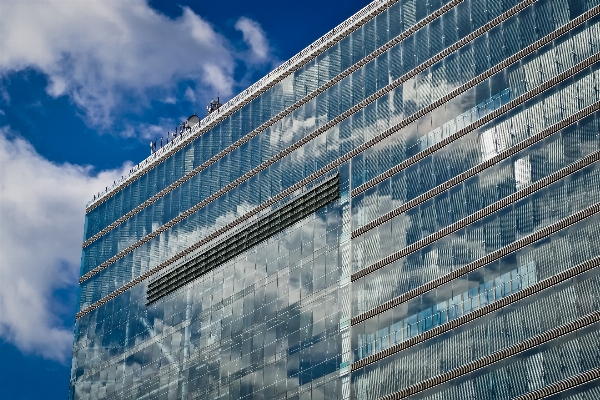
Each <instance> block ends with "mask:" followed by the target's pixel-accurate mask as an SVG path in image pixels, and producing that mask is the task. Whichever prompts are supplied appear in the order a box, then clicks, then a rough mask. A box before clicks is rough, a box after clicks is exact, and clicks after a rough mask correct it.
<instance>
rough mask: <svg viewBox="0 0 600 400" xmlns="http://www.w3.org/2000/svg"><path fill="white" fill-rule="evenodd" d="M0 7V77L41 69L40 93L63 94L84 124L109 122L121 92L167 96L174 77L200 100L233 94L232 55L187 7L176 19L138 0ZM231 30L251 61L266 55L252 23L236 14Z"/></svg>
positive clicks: (139, 97) (8, 1)
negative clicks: (238, 35)
mask: <svg viewBox="0 0 600 400" xmlns="http://www.w3.org/2000/svg"><path fill="white" fill-rule="evenodd" d="M0 8H1V12H0V49H2V50H1V51H0V77H1V76H2V75H4V76H6V75H7V74H9V73H11V72H14V71H21V70H23V69H27V68H33V69H35V70H38V71H41V72H42V73H44V74H45V75H46V76H47V77H48V82H49V84H48V87H47V89H46V90H47V92H48V93H49V94H50V95H52V96H55V97H56V96H62V95H68V96H70V98H71V99H72V100H73V101H74V103H75V104H76V105H77V106H78V107H79V108H80V109H81V110H83V111H84V113H85V115H86V117H87V119H88V122H89V123H90V124H91V125H94V126H101V127H108V126H110V124H111V122H112V120H113V119H114V115H115V113H116V112H118V110H119V109H120V107H121V106H122V105H123V102H124V98H126V97H127V98H135V99H136V106H137V107H143V106H145V105H148V104H149V101H150V100H152V99H151V98H150V97H151V96H154V97H159V98H163V99H164V98H167V99H169V98H172V91H173V90H174V88H175V86H176V84H177V83H178V82H180V81H182V80H188V81H190V80H191V81H193V82H195V83H196V93H197V94H198V93H205V94H206V95H207V97H210V95H212V94H213V93H215V92H219V93H220V94H221V96H223V97H228V96H230V95H231V94H233V91H234V85H235V81H234V79H233V72H234V68H235V65H236V62H237V59H236V57H237V55H236V52H235V51H234V49H233V48H232V45H231V44H230V42H229V41H228V40H227V39H226V38H225V37H223V36H222V35H220V34H218V33H217V32H216V31H215V30H214V29H213V27H212V26H211V25H210V24H209V23H208V22H206V21H205V20H203V19H202V18H201V17H200V16H198V15H197V14H195V13H194V12H193V11H192V10H191V9H189V8H187V7H184V8H183V13H182V15H181V16H180V17H178V18H176V19H171V18H169V17H167V16H165V15H162V14H160V13H158V12H157V11H155V10H154V9H152V8H151V7H150V6H149V5H148V3H147V1H146V0H129V1H63V0H40V1H30V0H19V1H16V0H2V2H1V5H0ZM236 27H237V29H239V30H240V31H241V32H242V33H243V36H244V39H245V41H246V42H247V43H248V45H249V46H250V47H251V49H252V53H253V54H254V55H255V57H256V58H258V59H260V60H263V59H265V58H266V57H268V52H269V48H268V44H267V42H266V39H265V38H264V34H263V33H262V30H261V29H260V26H259V25H258V24H257V23H256V22H254V21H252V20H249V19H247V18H242V19H240V20H239V21H238V24H237V25H236ZM150 93H152V94H150Z"/></svg>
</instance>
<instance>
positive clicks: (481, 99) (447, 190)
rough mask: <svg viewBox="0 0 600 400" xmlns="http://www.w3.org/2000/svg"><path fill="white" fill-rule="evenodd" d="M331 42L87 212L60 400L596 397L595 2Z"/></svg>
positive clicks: (460, 4)
mask: <svg viewBox="0 0 600 400" xmlns="http://www.w3.org/2000/svg"><path fill="white" fill-rule="evenodd" d="M319 43H320V44H319V45H318V46H316V47H313V48H311V51H310V52H306V55H305V56H304V59H302V62H301V63H299V64H297V65H296V66H295V67H293V68H292V67H289V68H287V69H281V70H280V71H279V72H277V73H276V74H275V75H273V77H272V82H270V83H269V82H267V83H266V84H265V85H264V87H263V88H262V89H261V90H257V92H256V94H253V95H252V96H251V98H250V99H249V100H248V101H244V102H240V103H239V104H230V106H231V105H232V106H233V108H232V107H229V109H230V110H233V111H231V112H227V113H223V114H222V116H220V117H218V118H217V119H216V121H217V122H216V123H213V124H211V125H210V126H209V125H207V127H206V128H205V129H204V128H203V129H200V130H199V131H198V130H196V131H193V132H194V133H193V134H192V133H189V135H188V137H186V138H185V140H181V141H180V144H177V145H176V146H174V147H173V148H174V149H175V151H171V152H169V153H166V152H163V153H157V155H155V157H154V158H152V159H151V160H149V161H148V163H146V164H144V165H145V167H144V168H145V169H141V170H140V171H141V172H140V173H138V174H137V175H135V176H132V177H130V178H128V180H127V181H126V182H125V183H124V184H121V186H119V187H118V188H115V189H114V190H112V191H109V193H107V194H104V195H103V196H102V197H100V198H99V199H96V200H95V201H94V202H93V203H91V205H90V206H89V207H88V210H87V214H86V221H85V235H84V243H83V253H82V265H81V279H80V285H81V290H80V303H79V312H78V314H77V320H76V326H75V340H74V347H73V364H72V374H71V387H70V398H72V399H99V398H103V399H122V398H124V399H196V398H202V399H213V398H214V399H216V398H222V399H238V398H243V399H298V400H300V399H349V398H352V399H376V398H385V399H397V398H398V399H399V398H423V399H457V400H458V399H467V398H477V399H480V398H481V399H509V398H520V399H537V398H542V397H550V398H556V399H558V398H565V399H567V398H568V399H594V398H598V396H600V392H599V390H600V389H599V387H600V350H599V349H600V337H599V333H598V332H599V331H600V329H599V328H600V269H598V268H597V266H598V265H600V235H599V234H600V92H599V90H600V0H523V1H519V0H493V1H492V0H376V1H374V2H373V3H371V4H370V5H369V6H367V7H366V8H365V9H363V10H361V11H360V12H359V13H358V14H357V15H356V16H354V17H353V18H351V19H350V20H349V21H346V23H344V24H342V25H340V27H337V28H336V29H335V30H333V31H332V33H331V34H330V35H328V36H327V40H325V39H324V40H321V41H320V42H319ZM201 124H202V123H201ZM201 126H202V125H201Z"/></svg>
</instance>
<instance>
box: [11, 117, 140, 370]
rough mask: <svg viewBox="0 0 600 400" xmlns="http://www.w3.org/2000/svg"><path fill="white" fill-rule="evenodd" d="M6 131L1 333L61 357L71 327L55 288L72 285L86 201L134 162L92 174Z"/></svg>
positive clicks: (27, 348) (69, 339)
mask: <svg viewBox="0 0 600 400" xmlns="http://www.w3.org/2000/svg"><path fill="white" fill-rule="evenodd" d="M8 137H9V131H8V129H7V128H0V336H2V337H3V338H4V339H5V340H7V341H9V342H11V343H13V344H14V345H16V346H17V347H18V348H19V349H21V350H22V351H24V352H28V353H33V354H39V355H41V356H43V357H45V358H48V359H52V360H57V361H61V362H65V361H66V360H67V359H69V358H70V354H71V346H72V343H73V330H72V327H71V326H65V325H64V323H63V320H62V317H63V316H64V315H63V314H64V312H65V311H66V310H64V305H61V303H60V300H58V299H57V298H56V297H55V294H56V290H61V289H67V290H69V291H71V292H73V291H74V290H75V288H76V287H77V278H78V274H79V263H80V257H81V242H82V236H83V221H84V213H85V204H86V202H87V201H88V200H89V199H90V198H91V197H92V196H93V194H94V193H97V192H98V191H99V190H100V189H102V188H104V186H105V185H106V182H112V181H113V180H116V179H117V178H118V177H120V176H121V175H122V174H123V172H124V171H125V170H128V169H129V168H131V166H130V165H124V166H123V170H119V171H105V172H101V173H100V174H97V175H94V174H92V171H91V169H90V168H86V167H81V166H77V165H71V164H54V163H51V162H49V161H48V160H46V159H44V158H43V157H42V156H40V155H39V154H38V153H36V152H35V150H34V149H33V148H32V146H31V145H30V144H29V143H27V142H26V141H25V140H23V139H21V138H19V137H13V138H11V139H9V138H8Z"/></svg>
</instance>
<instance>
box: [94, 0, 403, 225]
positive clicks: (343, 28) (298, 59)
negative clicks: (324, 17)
mask: <svg viewBox="0 0 600 400" xmlns="http://www.w3.org/2000/svg"><path fill="white" fill-rule="evenodd" d="M398 1H399V0H374V1H372V2H371V3H369V4H368V5H367V6H365V7H364V8H362V9H361V10H360V11H358V12H357V13H355V14H354V15H352V16H351V17H350V18H348V19H346V20H345V21H344V22H342V23H341V24H339V25H338V26H336V27H335V28H333V29H332V30H330V31H329V32H327V33H326V34H325V35H323V36H321V37H320V38H319V39H317V40H316V41H315V42H313V43H312V44H311V45H309V46H308V47H306V48H305V49H304V50H302V51H300V52H299V53H298V54H296V55H295V56H293V57H292V58H290V59H289V60H287V61H286V62H284V63H283V64H281V65H279V66H278V67H277V68H275V69H274V70H273V71H271V72H269V73H268V74H267V75H265V76H264V77H263V78H261V79H260V80H258V81H257V82H255V83H254V84H252V85H251V86H250V87H248V88H247V89H245V90H244V91H242V92H241V93H239V94H238V95H236V96H235V97H233V98H232V99H231V100H229V101H227V102H226V103H225V104H223V105H222V106H221V107H220V108H219V109H218V110H217V111H215V112H213V113H211V114H209V115H207V116H206V117H205V118H203V119H202V120H200V122H198V123H197V124H196V125H195V126H193V127H192V129H191V131H188V132H186V133H184V134H182V135H180V136H178V137H177V138H175V139H174V140H173V141H171V142H170V143H168V144H167V145H166V146H164V147H162V148H161V149H159V150H157V151H156V152H155V153H153V154H152V155H150V156H149V157H148V158H146V159H145V160H143V161H142V162H140V163H139V164H137V165H136V166H135V167H134V168H133V169H132V172H131V173H129V175H127V176H125V177H123V178H122V179H121V180H119V181H117V182H116V183H114V184H113V185H112V186H108V187H107V189H106V190H105V191H103V192H100V194H99V195H98V197H97V198H95V199H93V200H90V201H89V202H88V203H87V205H86V213H89V212H90V211H92V210H93V209H94V208H96V207H98V206H99V205H100V204H102V203H103V202H105V201H106V200H108V199H109V198H111V197H112V196H114V195H115V194H116V193H118V192H119V191H120V190H122V189H123V188H125V187H126V186H128V185H129V184H131V183H132V182H133V181H135V180H136V179H137V178H139V177H141V176H142V175H144V174H145V173H146V172H148V171H149V170H151V169H152V168H154V167H155V166H156V165H158V164H160V163H161V162H162V161H164V160H166V159H167V158H169V157H170V156H172V155H173V154H175V153H176V152H177V151H179V150H180V149H181V148H183V147H185V146H186V145H188V144H189V143H191V142H192V141H193V140H195V139H196V138H198V137H199V136H201V135H202V134H203V133H205V132H206V131H208V130H209V129H211V128H213V127H214V126H216V125H217V124H219V123H220V122H222V121H223V120H225V119H226V118H227V117H229V116H231V115H232V114H233V113H235V112H236V111H238V110H239V109H241V108H242V107H244V106H245V105H247V104H248V103H250V102H251V101H252V100H254V99H255V98H257V97H258V96H260V95H261V94H263V93H264V92H266V91H267V90H269V89H270V88H271V87H273V86H274V85H276V84H277V83H279V82H281V81H282V80H283V79H285V78H286V77H288V76H289V75H290V74H291V73H293V72H294V71H296V70H298V69H299V68H301V67H302V66H304V65H305V64H306V63H307V62H309V61H310V60H312V59H314V58H315V57H317V56H318V55H320V54H321V53H323V52H324V51H325V50H327V49H328V48H330V47H331V46H333V45H334V44H336V43H337V42H339V41H340V40H342V39H343V38H345V37H346V36H348V35H349V34H350V33H352V32H353V31H355V30H356V29H357V28H358V27H360V26H362V25H364V24H365V23H367V22H368V21H370V20H371V19H372V18H373V17H375V16H376V15H378V14H379V13H381V11H383V10H385V9H387V8H388V7H389V6H390V5H392V4H394V3H397V2H398Z"/></svg>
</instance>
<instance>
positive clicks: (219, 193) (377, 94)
mask: <svg viewBox="0 0 600 400" xmlns="http://www.w3.org/2000/svg"><path fill="white" fill-rule="evenodd" d="M536 1H537V0H525V1H523V2H522V3H520V4H518V5H517V6H515V7H513V8H512V9H510V10H508V11H507V12H505V13H503V14H501V15H500V16H498V17H496V18H494V19H493V20H491V21H490V22H488V23H487V24H485V25H484V26H482V27H481V28H479V29H477V30H475V31H474V32H472V33H470V34H469V35H467V36H465V37H464V38H463V39H461V40H459V41H458V42H456V43H454V44H453V45H451V46H450V47H448V48H446V49H445V50H443V51H442V52H440V53H438V54H437V55H436V56H434V57H432V58H430V59H429V60H427V61H425V62H424V63H423V64H421V65H419V66H418V67H416V68H414V69H412V70H411V71H409V72H407V73H406V74H404V75H403V76H401V77H400V78H398V79H396V80H395V81H394V82H392V83H391V84H389V85H387V86H385V87H383V88H381V89H380V90H378V91H377V92H375V93H374V94H372V95H371V96H369V97H367V98H366V99H364V100H362V101H361V102H359V103H358V104H356V105H354V106H352V107H351V108H349V109H348V110H346V111H345V112H343V113H342V114H340V115H339V116H337V117H336V118H334V119H332V120H331V121H329V122H328V123H326V124H325V125H323V126H322V127H320V128H318V129H317V130H315V131H314V132H312V133H311V134H309V135H307V136H305V137H304V138H302V139H301V140H299V141H298V142H296V143H294V144H292V145H291V146H290V147H288V148H287V149H285V150H283V151H282V152H280V153H279V154H277V155H275V156H274V157H272V158H271V159H270V160H267V161H265V162H264V163H263V164H261V165H259V166H257V167H256V168H254V169H253V170H251V171H248V172H247V173H246V174H244V175H243V176H241V177H239V178H238V179H236V180H235V181H233V182H232V183H230V184H228V185H226V186H225V187H223V188H222V189H220V190H219V191H217V192H216V193H214V194H213V195H211V196H210V197H208V198H206V199H205V200H203V201H201V202H200V203H198V204H197V205H196V206H194V207H192V208H190V209H189V210H188V211H190V210H196V209H199V208H202V207H204V206H205V205H206V204H208V203H210V202H212V201H213V200H214V199H216V198H218V197H220V196H222V195H223V194H224V193H226V192H228V191H229V190H231V189H233V188H235V187H237V186H238V185H239V184H241V183H242V182H243V181H245V180H247V179H249V178H250V177H252V176H254V175H256V174H258V173H259V172H260V171H262V170H264V169H265V168H267V167H268V166H270V165H272V164H273V163H275V162H277V161H279V160H280V159H282V158H283V157H285V156H286V155H288V154H289V153H291V152H293V151H294V150H296V149H297V148H299V147H302V146H303V145H305V144H306V143H308V142H309V141H311V140H312V139H314V138H315V137H317V136H319V135H320V134H322V133H324V132H326V131H327V130H329V129H331V128H332V127H334V126H336V125H337V124H339V123H340V122H342V121H343V120H345V119H346V118H348V117H349V116H351V115H352V114H355V113H356V112H358V111H359V110H361V109H363V108H365V107H366V106H367V105H369V104H371V103H372V102H374V101H375V100H377V99H378V98H380V97H382V96H383V95H385V94H387V93H388V92H390V91H391V90H393V89H395V88H397V87H398V86H400V85H402V84H403V83H404V82H406V81H407V80H409V79H410V78H412V77H414V76H416V75H417V74H418V73H420V72H423V71H424V70H426V69H427V68H429V67H431V66H432V65H434V64H435V63H437V62H438V61H440V60H442V59H443V58H444V57H446V56H448V55H450V54H452V53H453V52H455V51H457V50H458V49H460V48H461V47H463V46H465V45H466V44H468V43H470V42H471V41H473V40H475V39H476V38H478V37H479V36H481V35H483V34H484V33H486V32H487V31H489V30H491V29H492V28H494V27H495V26H496V25H499V24H500V23H502V22H503V21H505V20H506V19H508V18H510V17H511V16H513V15H514V14H516V13H518V12H519V11H521V10H523V9H524V8H527V7H529V6H530V5H531V4H533V3H535V2H536ZM599 7H600V6H599ZM590 11H591V10H590ZM584 15H585V14H584ZM577 20H579V18H577V19H575V20H573V21H571V22H570V23H569V24H566V25H564V26H563V27H561V28H559V29H558V30H556V31H554V32H553V33H557V32H559V31H560V32H562V29H563V28H565V27H567V26H569V25H570V24H571V23H572V22H574V21H577ZM583 22H585V19H582V20H581V22H580V23H583ZM577 25H579V24H576V25H575V26H577ZM573 27H574V26H573ZM570 29H572V28H570ZM570 29H569V30H570ZM567 31H568V30H567ZM563 33H564V32H562V33H560V34H559V35H558V36H560V35H562V34H563ZM549 36H552V34H550V35H548V36H547V37H549ZM542 40H544V38H543V39H540V41H542ZM538 42H539V41H538ZM536 43H537V42H536ZM536 43H533V44H532V45H530V46H528V47H527V48H525V49H524V50H521V51H520V52H518V53H516V54H515V55H513V56H512V57H510V58H509V59H507V60H505V62H506V61H508V60H511V59H513V58H514V57H515V56H517V55H518V54H521V53H522V52H523V51H526V50H527V49H529V48H530V47H531V46H534V45H535V44H536ZM531 51H533V50H531ZM531 51H530V52H531ZM527 54H528V53H527ZM520 58H522V56H521V57H517V58H515V59H514V60H513V61H512V62H510V63H509V64H512V63H513V62H515V61H517V60H519V59H520ZM503 64H504V63H501V64H499V65H503ZM497 67H498V66H496V67H494V68H492V69H491V70H489V71H492V70H493V71H494V72H493V73H492V74H495V73H496V72H498V71H500V70H502V69H503V68H504V67H502V68H500V69H498V70H496V69H497ZM489 71H488V72H489ZM485 74H486V73H484V74H482V75H480V76H479V77H481V76H483V75H485ZM479 77H476V78H474V79H473V80H471V81H470V82H473V81H475V80H477V78H479ZM484 79H487V77H486V78H483V79H481V80H484ZM470 82H468V83H467V84H465V85H463V86H461V87H459V88H457V89H455V90H454V91H452V92H451V93H449V94H448V95H446V96H444V97H442V99H440V100H438V101H436V102H434V103H433V104H431V105H430V106H428V107H426V108H424V109H422V110H421V111H419V112H417V113H416V114H414V115H413V116H417V115H418V116H417V117H416V118H414V119H413V120H411V117H409V118H408V119H407V120H404V121H403V122H405V121H408V120H410V121H409V122H408V123H410V122H413V121H414V120H417V119H419V118H421V117H422V116H423V115H425V114H426V113H427V112H429V111H431V110H430V108H431V107H432V106H434V105H435V107H433V108H431V109H435V108H437V107H439V106H441V105H442V104H443V103H445V102H447V101H448V100H449V99H451V98H453V97H455V96H458V94H460V93H461V92H462V91H465V90H467V89H469V88H470V87H472V86H475V85H476V84H477V83H479V82H480V81H476V82H475V83H473V84H472V86H468V87H467V88H466V89H464V90H461V88H463V87H464V86H466V85H468V84H469V83H470ZM455 92H456V93H455ZM448 96H450V97H449V98H448V99H446V98H447V97H448ZM444 99H445V100H444ZM442 100H443V101H442ZM440 101H442V102H441V103H440ZM438 103H439V104H438ZM424 110H427V111H425V112H423V111H424ZM403 122H402V123H403ZM402 123H400V124H402ZM408 123H406V124H405V125H407V124H408ZM400 124H399V125H400ZM405 125H403V126H405ZM403 126H401V127H399V128H397V129H396V130H399V129H401V128H402V127H403ZM390 129H393V128H390ZM388 131H389V129H388ZM388 131H386V132H388ZM384 133H385V132H384ZM391 133H393V132H390V133H388V134H387V135H385V136H384V137H387V136H389V135H390V134H391ZM378 137H379V136H378ZM384 137H383V138H384ZM383 138H379V139H377V142H378V141H380V140H382V139H383ZM368 143H369V142H368ZM372 145H373V144H370V145H369V146H367V147H371V146H372ZM361 147H362V146H361ZM359 148H360V147H359ZM361 151H362V150H361ZM361 151H359V153H360V152H361ZM356 154H358V153H356ZM223 156H224V155H223ZM215 157H217V156H214V157H213V158H215ZM221 157H222V156H220V157H219V158H221ZM352 157H353V156H352ZM217 159H218V158H217ZM217 159H215V161H216V160H217ZM211 160H212V159H211ZM211 160H209V161H207V163H208V162H211V163H212V161H211ZM203 165H204V164H203ZM200 168H202V166H200V167H198V168H197V172H194V171H196V170H194V171H192V173H190V174H188V175H186V176H184V177H182V178H180V179H179V180H177V181H176V182H174V183H173V184H172V185H175V186H173V188H171V189H169V188H170V187H171V186H172V185H170V186H169V187H167V188H165V189H163V191H161V192H160V193H159V194H160V196H159V194H157V195H155V196H158V197H162V196H164V195H165V194H166V193H168V192H170V191H171V190H173V189H174V188H175V187H177V186H179V185H180V184H181V183H183V182H185V181H187V180H188V179H191V178H192V176H193V175H195V174H196V173H198V172H200V170H201V169H200ZM202 169H204V168H202ZM192 174H193V175H192ZM180 181H181V183H178V182H180ZM167 189H168V190H167ZM163 192H164V193H163ZM155 196H153V197H151V198H150V199H148V200H147V201H148V202H150V203H148V204H151V203H152V202H154V201H156V199H158V197H157V198H154V197H155ZM144 204H145V203H144ZM138 207H141V205H140V206H138ZM145 207H146V206H144V207H142V208H145ZM197 207H199V208H197ZM188 211H186V212H185V213H187V212H188ZM131 212H133V211H131ZM136 212H137V211H136ZM192 212H193V211H192ZM128 214H129V213H128ZM128 214H126V215H128ZM134 214H135V213H134ZM132 215H133V214H132ZM124 217H125V216H124ZM124 217H122V218H124ZM127 218H129V217H127ZM127 218H126V219H127ZM178 219H179V217H176V218H174V219H173V220H172V221H175V220H178ZM122 222H123V221H121V222H119V223H118V224H117V223H116V222H114V223H113V224H116V225H115V226H117V225H119V224H120V223H122ZM170 222H171V221H170ZM175 223H177V222H175ZM113 224H111V225H113ZM163 226H164V225H163ZM105 229H108V227H107V228H105ZM111 229H113V228H111ZM111 229H108V230H107V231H106V232H108V231H110V230H111ZM159 229H160V228H159ZM103 234H104V233H103ZM103 234H100V233H97V234H96V235H99V236H98V237H100V236H102V235H103ZM96 235H94V236H92V237H91V238H90V239H88V240H86V241H85V242H84V244H83V247H86V246H87V245H89V244H90V243H92V242H93V241H94V240H97V239H98V237H96ZM93 238H95V239H93ZM92 239H93V240H92Z"/></svg>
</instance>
